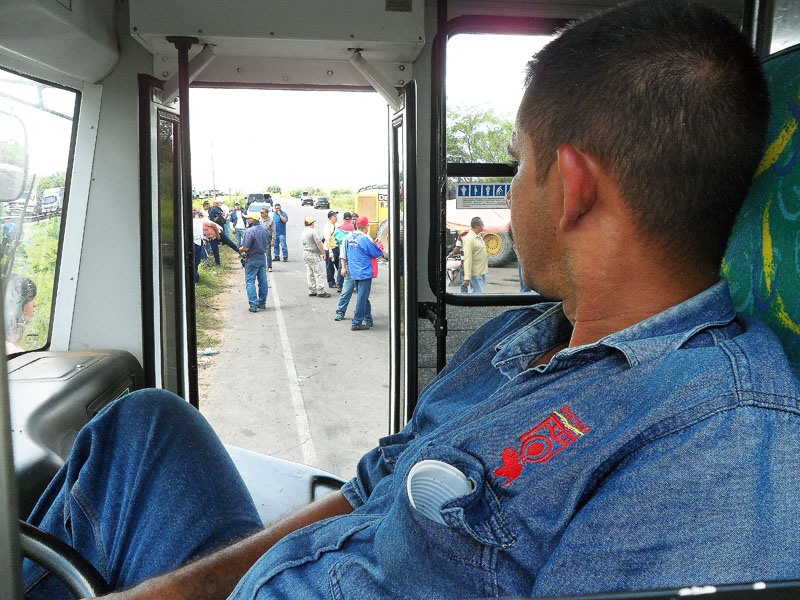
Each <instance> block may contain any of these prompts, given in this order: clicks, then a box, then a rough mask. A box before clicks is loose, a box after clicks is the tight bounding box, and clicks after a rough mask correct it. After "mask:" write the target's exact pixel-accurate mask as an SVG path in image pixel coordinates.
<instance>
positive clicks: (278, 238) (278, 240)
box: [275, 233, 289, 260]
mask: <svg viewBox="0 0 800 600" xmlns="http://www.w3.org/2000/svg"><path fill="white" fill-rule="evenodd" d="M281 250H283V258H289V249H288V248H287V247H286V234H285V233H276V234H275V260H280V258H281Z"/></svg>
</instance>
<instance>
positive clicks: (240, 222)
mask: <svg viewBox="0 0 800 600" xmlns="http://www.w3.org/2000/svg"><path fill="white" fill-rule="evenodd" d="M231 223H232V224H233V232H234V235H235V236H236V245H237V246H240V247H241V245H242V242H243V241H244V232H245V231H246V230H247V213H246V212H245V211H243V210H242V205H241V204H240V203H239V202H236V203H234V205H233V212H232V213H231Z"/></svg>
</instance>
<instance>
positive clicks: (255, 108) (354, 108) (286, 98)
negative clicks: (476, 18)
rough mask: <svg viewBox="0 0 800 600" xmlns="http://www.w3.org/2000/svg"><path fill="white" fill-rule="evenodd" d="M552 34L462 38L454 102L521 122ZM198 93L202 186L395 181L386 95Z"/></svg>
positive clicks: (454, 58) (452, 74)
mask: <svg viewBox="0 0 800 600" xmlns="http://www.w3.org/2000/svg"><path fill="white" fill-rule="evenodd" d="M544 41H546V39H545V38H531V37H527V36H485V35H459V36H456V37H454V38H453V39H451V41H450V44H449V46H448V63H447V79H448V80H447V92H448V103H455V104H461V105H476V106H491V107H493V108H494V109H495V111H496V112H498V113H500V114H502V115H504V116H506V117H508V118H510V119H513V117H514V114H515V113H516V108H517V105H518V104H519V99H520V97H521V95H522V85H523V81H524V67H525V63H526V62H527V61H528V60H529V59H530V57H531V56H532V55H533V53H535V52H536V51H537V50H538V49H539V48H540V47H541V45H542V43H543V42H544ZM190 100H191V110H192V112H191V115H192V132H191V134H192V180H193V185H194V187H195V188H196V189H200V190H202V189H209V188H212V187H214V184H216V187H217V189H220V190H222V191H223V192H225V191H227V190H228V188H231V189H239V190H240V191H241V192H242V193H249V192H254V191H263V190H264V189H266V187H267V186H269V185H279V186H281V187H282V188H283V190H284V191H288V190H290V189H293V188H298V187H319V188H321V189H331V188H350V189H356V188H359V187H362V186H365V185H371V184H375V183H385V182H386V181H387V180H388V175H387V170H388V109H387V106H386V103H385V102H384V100H383V99H382V98H381V97H380V96H379V95H378V94H376V93H355V92H300V91H278V90H222V89H218V90H212V89H202V88H197V89H194V88H193V89H192V90H191V93H190ZM212 151H213V153H212ZM212 154H213V175H214V176H213V180H212Z"/></svg>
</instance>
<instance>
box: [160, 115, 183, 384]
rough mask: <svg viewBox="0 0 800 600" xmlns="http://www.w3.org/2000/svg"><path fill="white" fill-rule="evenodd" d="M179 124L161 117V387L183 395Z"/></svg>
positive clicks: (166, 117) (167, 116)
mask: <svg viewBox="0 0 800 600" xmlns="http://www.w3.org/2000/svg"><path fill="white" fill-rule="evenodd" d="M179 137H180V132H179V129H178V122H177V121H176V120H175V119H174V118H170V116H169V115H167V114H165V113H159V115H158V219H159V227H158V232H159V238H158V250H159V257H160V259H159V265H160V271H159V278H160V285H159V289H160V292H161V297H160V306H161V344H162V353H161V357H162V360H161V362H162V364H161V374H162V387H163V388H164V389H165V390H169V391H170V392H174V393H176V394H178V395H181V394H182V392H183V389H182V384H181V380H180V368H179V364H178V360H179V359H178V357H179V356H180V354H179V345H180V340H179V339H178V338H177V335H178V327H177V319H178V318H179V314H180V313H179V305H180V296H179V295H178V293H177V291H178V290H180V289H181V286H182V281H181V271H180V269H179V268H178V265H179V264H180V257H181V252H180V236H179V232H178V230H177V229H176V228H175V223H176V222H178V221H179V220H180V219H179V218H177V216H178V215H179V214H180V173H179V168H180V162H179V160H178V140H179Z"/></svg>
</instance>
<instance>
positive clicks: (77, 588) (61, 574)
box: [19, 521, 109, 598]
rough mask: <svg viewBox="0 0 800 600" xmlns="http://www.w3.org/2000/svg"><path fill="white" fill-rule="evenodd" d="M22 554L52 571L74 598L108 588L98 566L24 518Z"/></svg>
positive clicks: (21, 522)
mask: <svg viewBox="0 0 800 600" xmlns="http://www.w3.org/2000/svg"><path fill="white" fill-rule="evenodd" d="M19 533H20V543H21V546H22V555H23V556H24V557H25V558H27V559H29V560H32V561H33V562H35V563H38V564H40V565H42V566H43V567H44V568H45V569H47V570H48V571H50V572H51V573H52V574H53V575H55V576H56V577H57V578H58V580H59V581H60V582H61V583H63V584H64V585H65V586H66V588H67V590H69V592H70V593H71V594H72V595H73V596H75V598H90V597H91V598H93V597H95V596H102V595H103V594H107V593H108V592H109V589H108V585H107V584H106V581H105V579H103V576H102V575H100V573H98V572H97V569H95V568H94V566H93V565H92V564H91V563H90V562H89V561H88V560H86V559H85V558H83V556H81V555H80V554H78V553H77V552H76V551H75V550H74V549H73V548H71V547H70V546H68V545H67V544H65V543H64V542H62V541H61V540H59V539H58V538H56V537H54V536H52V535H50V534H49V533H47V532H45V531H42V530H41V529H39V528H38V527H34V526H33V525H31V524H30V523H26V522H25V521H20V522H19Z"/></svg>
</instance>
